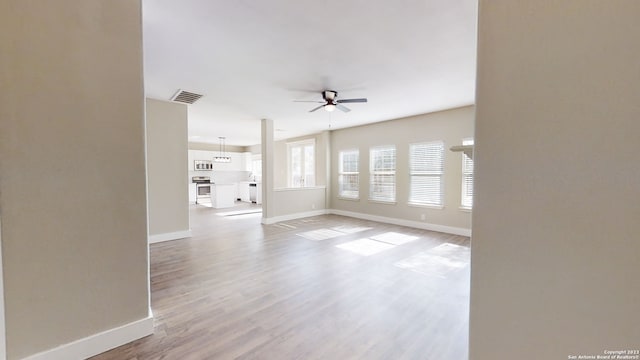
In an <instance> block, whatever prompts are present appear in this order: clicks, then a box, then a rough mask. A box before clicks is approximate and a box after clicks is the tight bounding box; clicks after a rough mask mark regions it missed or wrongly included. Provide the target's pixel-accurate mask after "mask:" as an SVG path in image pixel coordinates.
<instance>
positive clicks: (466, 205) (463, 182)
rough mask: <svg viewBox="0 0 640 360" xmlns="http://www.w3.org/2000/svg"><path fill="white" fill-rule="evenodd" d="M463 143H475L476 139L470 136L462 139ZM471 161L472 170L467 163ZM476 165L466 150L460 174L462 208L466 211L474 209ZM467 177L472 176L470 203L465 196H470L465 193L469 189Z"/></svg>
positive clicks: (463, 154)
mask: <svg viewBox="0 0 640 360" xmlns="http://www.w3.org/2000/svg"><path fill="white" fill-rule="evenodd" d="M462 145H471V146H473V145H474V139H473V138H471V137H468V138H464V139H462ZM469 162H471V171H467V169H468V167H467V164H468V163H469ZM474 167H475V164H474V162H473V158H470V157H469V156H467V154H465V153H464V152H463V153H462V170H461V175H460V179H461V186H460V209H461V210H466V211H470V210H472V209H473V180H474V179H473V174H474ZM466 177H471V197H470V198H471V202H470V203H466V202H465V198H467V197H468V196H467V195H465V192H466V191H467V187H466V185H467V182H466Z"/></svg>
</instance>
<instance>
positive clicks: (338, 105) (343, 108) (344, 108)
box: [336, 104, 351, 112]
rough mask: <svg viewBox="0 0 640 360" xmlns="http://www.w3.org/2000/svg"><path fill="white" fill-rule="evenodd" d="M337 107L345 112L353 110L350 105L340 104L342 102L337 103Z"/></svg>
mask: <svg viewBox="0 0 640 360" xmlns="http://www.w3.org/2000/svg"><path fill="white" fill-rule="evenodd" d="M336 107H337V108H338V109H340V110H342V111H344V112H349V111H351V109H349V108H348V107H346V106H344V105H340V104H336Z"/></svg>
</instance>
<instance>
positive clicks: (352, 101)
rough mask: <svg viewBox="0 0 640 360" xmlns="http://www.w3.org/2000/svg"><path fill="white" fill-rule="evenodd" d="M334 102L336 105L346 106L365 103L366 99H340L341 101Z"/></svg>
mask: <svg viewBox="0 0 640 360" xmlns="http://www.w3.org/2000/svg"><path fill="white" fill-rule="evenodd" d="M336 102H337V103H343V104H348V103H366V102H367V99H366V98H362V99H342V100H338V101H336Z"/></svg>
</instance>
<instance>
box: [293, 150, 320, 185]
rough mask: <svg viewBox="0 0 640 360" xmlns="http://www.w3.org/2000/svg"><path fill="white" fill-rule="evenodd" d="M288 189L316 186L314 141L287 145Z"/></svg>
mask: <svg viewBox="0 0 640 360" xmlns="http://www.w3.org/2000/svg"><path fill="white" fill-rule="evenodd" d="M287 155H288V156H287V157H288V159H289V161H288V163H289V167H288V170H289V176H288V178H289V180H288V183H289V187H306V186H315V185H316V174H315V169H316V165H315V140H313V139H311V140H304V141H298V142H294V143H288V144H287Z"/></svg>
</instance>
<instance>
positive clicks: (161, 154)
mask: <svg viewBox="0 0 640 360" xmlns="http://www.w3.org/2000/svg"><path fill="white" fill-rule="evenodd" d="M146 104H147V113H146V118H147V178H148V184H147V191H148V192H149V195H148V197H149V200H148V201H149V235H158V234H166V233H173V232H181V231H188V230H189V188H188V186H189V182H188V180H189V179H188V176H187V169H188V166H189V164H188V163H187V106H186V105H184V104H178V103H174V102H169V101H161V100H155V99H147V102H146Z"/></svg>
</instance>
